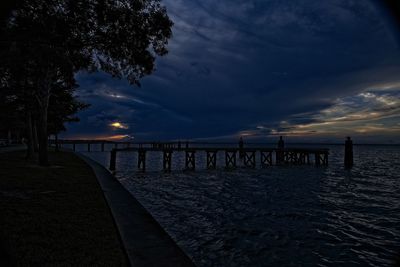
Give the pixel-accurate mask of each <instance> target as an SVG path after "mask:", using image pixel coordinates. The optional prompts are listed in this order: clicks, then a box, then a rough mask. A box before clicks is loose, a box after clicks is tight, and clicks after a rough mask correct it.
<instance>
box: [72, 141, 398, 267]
mask: <svg viewBox="0 0 400 267" xmlns="http://www.w3.org/2000/svg"><path fill="white" fill-rule="evenodd" d="M326 147H327V148H329V149H330V158H329V166H328V167H315V166H273V167H268V168H266V169H260V168H257V169H247V168H241V167H239V168H238V169H236V170H231V171H226V170H224V169H223V166H224V158H223V155H222V154H220V155H218V157H219V159H218V164H219V166H220V167H221V168H219V169H217V170H214V171H212V170H210V171H208V170H205V169H206V168H205V162H204V161H205V155H204V154H202V153H197V154H196V168H197V169H198V170H196V171H195V172H184V171H182V169H183V166H184V160H185V158H184V154H183V153H180V152H178V153H174V154H173V171H172V173H169V174H165V173H163V172H162V171H161V170H162V155H161V153H159V152H158V153H157V152H149V153H148V155H147V161H148V162H147V168H148V172H147V173H145V174H143V173H138V172H137V155H136V153H135V152H119V153H118V156H117V172H116V177H117V179H118V180H119V181H120V182H121V183H122V184H123V185H124V186H125V187H126V189H127V190H128V191H129V192H131V194H132V195H133V196H134V197H135V198H137V199H138V200H139V201H140V202H141V203H142V205H143V206H144V207H145V208H146V209H147V210H148V211H149V212H150V213H151V214H152V216H153V217H154V218H155V219H156V220H157V221H158V222H159V223H160V224H161V225H162V226H163V228H164V229H165V230H166V231H167V232H168V233H169V234H170V235H171V237H172V238H173V239H174V240H175V241H176V242H177V244H178V245H179V246H180V247H181V248H182V249H183V250H184V251H185V252H186V253H187V254H188V255H189V256H190V257H191V258H192V259H193V261H194V262H195V263H196V264H197V265H198V266H335V265H336V266H391V265H392V264H393V262H394V260H395V258H396V255H399V253H400V147H399V146H355V147H354V160H355V166H354V168H353V169H352V170H350V171H349V170H345V169H344V168H343V150H344V148H343V146H326ZM82 148H83V149H84V148H85V147H82ZM78 149H79V148H78ZM93 150H96V148H93ZM97 150H99V148H98V149H97ZM85 154H86V155H88V156H90V157H92V158H93V159H95V160H97V161H98V162H100V163H101V164H104V165H105V166H107V165H108V160H109V154H110V153H101V152H91V153H85ZM259 162H260V161H259V159H258V163H259ZM239 163H240V161H239Z"/></svg>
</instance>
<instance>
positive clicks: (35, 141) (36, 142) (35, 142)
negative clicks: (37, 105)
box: [33, 120, 39, 152]
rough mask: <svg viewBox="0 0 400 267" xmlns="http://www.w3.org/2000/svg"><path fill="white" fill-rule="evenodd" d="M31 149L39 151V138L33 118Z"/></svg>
mask: <svg viewBox="0 0 400 267" xmlns="http://www.w3.org/2000/svg"><path fill="white" fill-rule="evenodd" d="M33 150H34V151H35V152H38V151H39V138H38V130H37V121H36V120H33Z"/></svg>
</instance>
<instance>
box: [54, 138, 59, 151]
mask: <svg viewBox="0 0 400 267" xmlns="http://www.w3.org/2000/svg"><path fill="white" fill-rule="evenodd" d="M54 138H55V145H56V152H58V151H59V147H58V134H55V135H54Z"/></svg>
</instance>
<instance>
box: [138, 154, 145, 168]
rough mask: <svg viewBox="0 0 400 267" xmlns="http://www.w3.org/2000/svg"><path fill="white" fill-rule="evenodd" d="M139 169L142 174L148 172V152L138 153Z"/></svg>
mask: <svg viewBox="0 0 400 267" xmlns="http://www.w3.org/2000/svg"><path fill="white" fill-rule="evenodd" d="M138 169H139V170H141V171H142V172H145V171H146V150H144V149H139V151H138Z"/></svg>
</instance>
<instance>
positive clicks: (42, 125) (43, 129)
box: [38, 100, 49, 166]
mask: <svg viewBox="0 0 400 267" xmlns="http://www.w3.org/2000/svg"><path fill="white" fill-rule="evenodd" d="M43 102H46V103H47V104H46V103H43V105H41V106H40V112H39V125H38V130H39V131H38V133H39V165H41V166H48V165H49V159H48V153H47V146H48V143H47V137H48V136H47V108H48V101H46V100H45V101H43Z"/></svg>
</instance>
